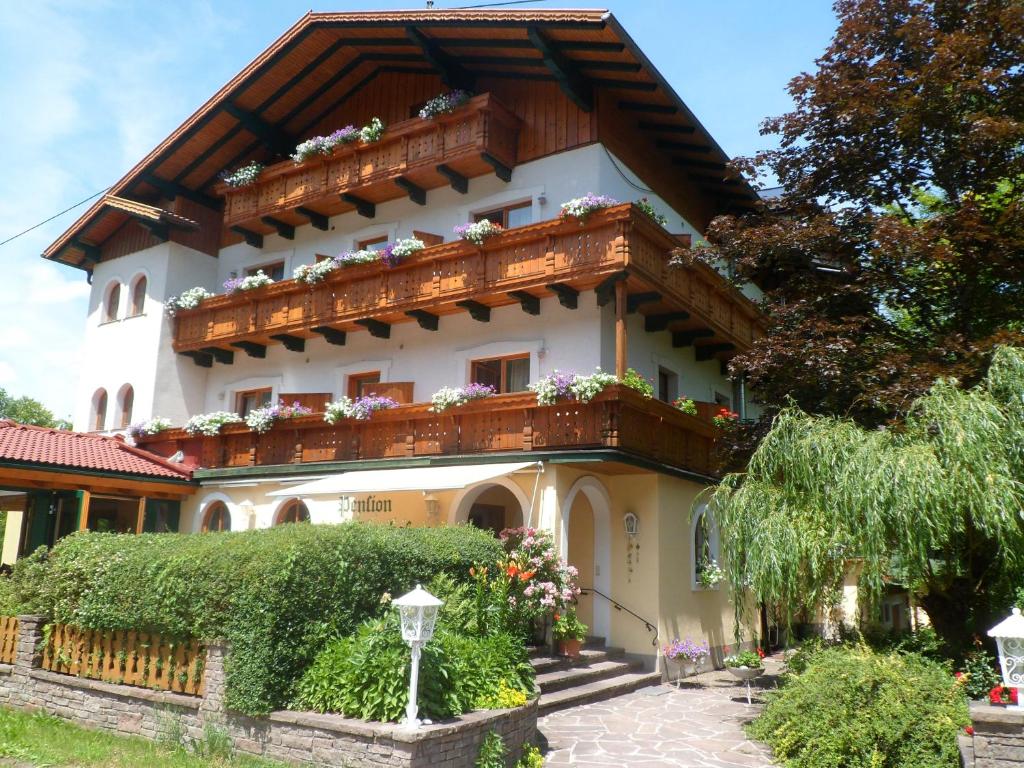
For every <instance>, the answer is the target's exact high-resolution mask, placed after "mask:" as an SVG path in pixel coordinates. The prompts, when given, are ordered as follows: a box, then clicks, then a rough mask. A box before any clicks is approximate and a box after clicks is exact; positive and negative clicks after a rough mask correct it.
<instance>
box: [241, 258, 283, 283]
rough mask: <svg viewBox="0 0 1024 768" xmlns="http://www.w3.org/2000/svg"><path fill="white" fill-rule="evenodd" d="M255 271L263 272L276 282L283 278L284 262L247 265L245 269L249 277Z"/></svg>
mask: <svg viewBox="0 0 1024 768" xmlns="http://www.w3.org/2000/svg"><path fill="white" fill-rule="evenodd" d="M257 272H263V274H264V275H266V276H267V277H269V278H270V279H271V280H273V281H274V282H275V283H276V282H277V281H278V280H284V262H283V261H275V262H274V263H273V264H261V265H260V266H258V267H249V268H248V269H246V270H245V274H246V277H251V276H252V275H255V274H256V273H257Z"/></svg>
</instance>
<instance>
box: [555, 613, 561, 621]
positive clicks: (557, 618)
mask: <svg viewBox="0 0 1024 768" xmlns="http://www.w3.org/2000/svg"><path fill="white" fill-rule="evenodd" d="M560 618H561V616H559V615H558V614H557V613H556V614H555V621H558V620H559V619H560Z"/></svg>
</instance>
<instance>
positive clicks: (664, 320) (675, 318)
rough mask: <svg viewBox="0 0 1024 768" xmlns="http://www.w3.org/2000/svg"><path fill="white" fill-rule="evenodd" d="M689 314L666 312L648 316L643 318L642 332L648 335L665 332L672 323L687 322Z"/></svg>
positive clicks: (681, 311)
mask: <svg viewBox="0 0 1024 768" xmlns="http://www.w3.org/2000/svg"><path fill="white" fill-rule="evenodd" d="M689 319H690V313H689V312H685V311H683V310H680V311H678V312H667V313H665V314H663V315H648V316H647V317H645V318H644V330H645V331H647V332H648V333H656V332H657V331H664V330H666V329H667V328H668V327H669V325H671V324H672V323H676V322H680V321H682V320H689Z"/></svg>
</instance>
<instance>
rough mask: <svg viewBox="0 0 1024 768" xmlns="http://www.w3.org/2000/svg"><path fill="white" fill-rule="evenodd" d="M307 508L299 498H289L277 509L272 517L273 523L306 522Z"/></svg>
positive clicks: (307, 518)
mask: <svg viewBox="0 0 1024 768" xmlns="http://www.w3.org/2000/svg"><path fill="white" fill-rule="evenodd" d="M308 522H309V510H308V509H307V508H306V505H305V504H303V503H302V501H301V500H299V499H289V500H288V501H286V502H285V503H284V504H283V505H282V506H281V508H280V509H279V510H278V512H277V515H275V517H274V525H285V524H286V523H308Z"/></svg>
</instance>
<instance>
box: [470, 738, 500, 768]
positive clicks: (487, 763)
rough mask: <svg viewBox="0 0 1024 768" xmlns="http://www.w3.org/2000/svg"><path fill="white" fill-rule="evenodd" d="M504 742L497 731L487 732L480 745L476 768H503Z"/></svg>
mask: <svg viewBox="0 0 1024 768" xmlns="http://www.w3.org/2000/svg"><path fill="white" fill-rule="evenodd" d="M506 754H508V750H507V749H505V740H504V739H503V738H501V734H500V733H498V732H497V731H489V732H488V733H487V735H486V736H484V740H483V743H482V744H480V754H479V755H477V758H476V763H474V765H475V767H476V768H505V755H506Z"/></svg>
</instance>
